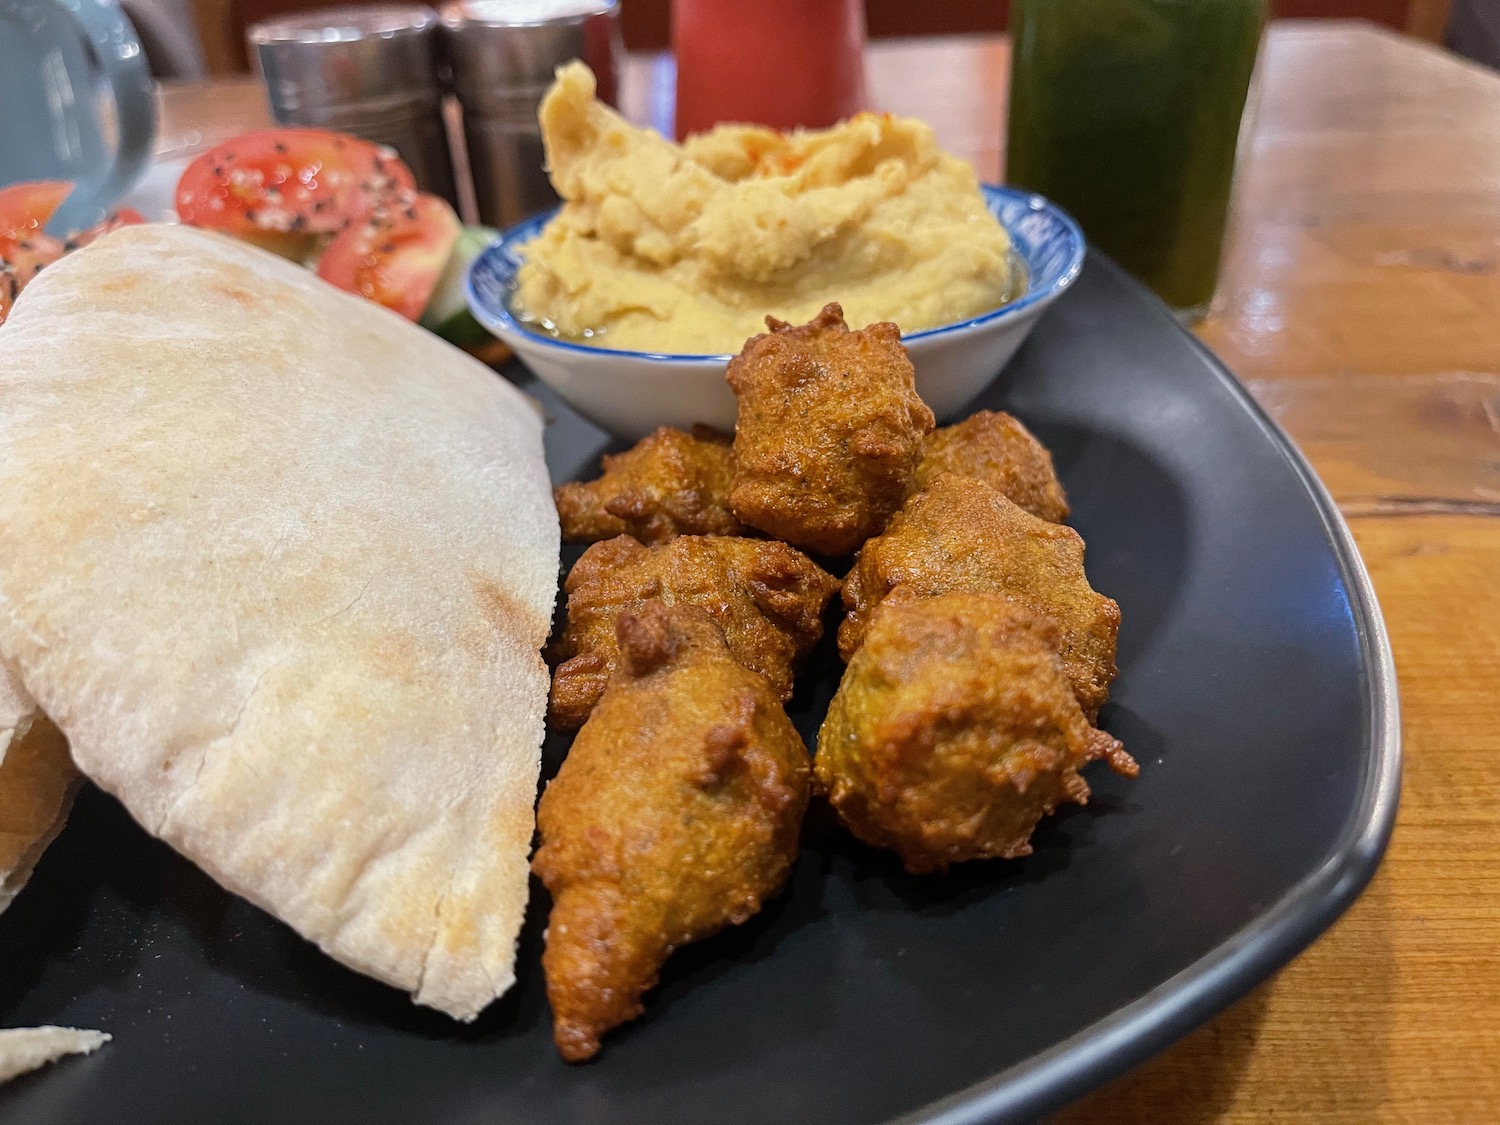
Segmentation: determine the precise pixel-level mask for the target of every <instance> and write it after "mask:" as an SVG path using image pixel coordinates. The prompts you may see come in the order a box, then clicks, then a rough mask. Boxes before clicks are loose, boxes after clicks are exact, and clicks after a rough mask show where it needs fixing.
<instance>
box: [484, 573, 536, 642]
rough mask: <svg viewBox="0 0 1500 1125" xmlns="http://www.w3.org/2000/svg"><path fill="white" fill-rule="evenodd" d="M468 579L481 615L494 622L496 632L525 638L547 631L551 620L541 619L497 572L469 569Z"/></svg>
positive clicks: (491, 622)
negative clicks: (490, 572)
mask: <svg viewBox="0 0 1500 1125" xmlns="http://www.w3.org/2000/svg"><path fill="white" fill-rule="evenodd" d="M468 579H469V585H470V587H471V588H472V589H473V591H474V600H475V601H477V602H478V603H479V613H480V616H482V617H483V618H484V619H485V620H486V621H488V622H489V623H490V624H491V625H492V626H494V628H495V631H496V632H498V633H500V634H501V635H502V636H508V637H523V638H525V637H531V636H533V635H535V634H536V633H537V632H538V631H540V632H541V633H542V634H545V633H546V632H547V629H546V624H547V623H546V622H543V621H540V620H539V619H538V617H537V615H536V613H534V612H533V611H532V610H530V609H528V608H527V606H526V604H525V603H524V602H523V601H521V600H520V599H519V598H517V597H516V596H515V594H513V593H512V592H511V591H510V590H509V588H507V587H506V585H505V583H504V582H501V581H500V580H499V579H497V578H495V577H494V576H493V575H490V574H483V573H477V572H474V571H470V572H469V574H468Z"/></svg>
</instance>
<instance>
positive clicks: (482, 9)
mask: <svg viewBox="0 0 1500 1125" xmlns="http://www.w3.org/2000/svg"><path fill="white" fill-rule="evenodd" d="M619 17H620V6H619V0H450V2H449V3H447V4H444V5H443V7H442V9H441V19H442V23H443V28H444V31H445V32H446V34H447V39H448V55H449V58H450V60H451V62H452V66H453V89H454V92H455V93H456V94H457V95H458V100H459V103H460V105H461V106H462V108H463V121H464V139H465V141H466V143H467V147H468V152H469V167H470V170H471V172H472V174H473V177H474V194H475V197H476V200H477V203H478V206H479V219H480V221H481V222H483V223H487V224H489V225H490V226H499V227H504V226H509V225H511V224H512V223H516V222H519V221H520V220H521V219H524V218H526V216H528V215H534V214H535V213H536V212H538V211H544V210H546V209H547V208H549V207H553V206H555V205H556V204H557V202H558V199H557V193H556V192H554V191H553V190H552V184H551V182H550V181H549V180H548V179H547V173H546V171H545V170H544V168H543V164H544V163H545V155H544V153H543V151H542V135H541V129H540V128H539V127H538V125H537V120H536V113H537V106H538V105H539V104H540V103H541V100H542V95H544V94H545V93H546V92H547V87H548V86H550V85H551V84H552V73H553V71H554V70H555V69H556V68H557V67H559V66H561V65H562V64H563V63H565V62H568V61H569V60H570V59H582V60H583V61H584V62H586V63H587V64H588V65H589V67H590V68H591V69H592V70H593V72H594V75H595V77H596V78H597V79H598V82H599V96H600V97H601V98H603V99H604V100H605V101H608V102H613V101H614V91H615V83H616V80H617V76H618V75H619V72H620V59H621V56H622V54H623V47H622V45H621V39H620V23H619Z"/></svg>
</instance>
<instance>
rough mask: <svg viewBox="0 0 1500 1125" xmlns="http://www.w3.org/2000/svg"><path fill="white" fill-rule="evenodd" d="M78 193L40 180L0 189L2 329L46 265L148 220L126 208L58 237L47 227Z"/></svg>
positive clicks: (62, 183) (57, 182) (62, 182)
mask: <svg viewBox="0 0 1500 1125" xmlns="http://www.w3.org/2000/svg"><path fill="white" fill-rule="evenodd" d="M72 190H73V185H72V184H71V183H69V182H68V181H67V180H34V181H32V182H30V183H22V184H12V185H11V186H10V187H8V188H4V189H0V324H4V323H5V318H6V317H7V316H9V315H10V310H11V306H12V305H14V304H15V303H16V298H17V297H18V296H20V293H21V290H22V289H25V288H26V286H27V284H29V283H30V281H31V279H32V278H34V277H36V275H37V274H39V273H41V271H42V268H43V267H44V266H50V265H51V264H52V263H53V262H55V261H57V259H59V258H61V257H62V256H63V255H64V254H66V253H68V252H69V251H70V250H77V249H78V248H79V247H80V246H87V245H88V244H89V243H90V242H92V241H94V239H96V238H98V237H99V236H100V235H101V234H107V233H108V232H109V231H112V230H114V229H115V228H116V227H123V226H129V225H131V224H133V223H144V222H145V221H146V220H145V218H144V217H143V216H142V215H141V213H140V212H139V211H133V210H131V209H130V208H129V207H122V208H120V210H118V211H116V212H114V213H113V214H111V215H109V216H108V217H107V218H106V219H105V220H104V221H103V222H101V223H96V224H95V225H93V226H91V227H89V228H88V229H87V230H82V231H78V232H76V233H74V234H72V235H69V236H68V238H67V240H66V241H63V240H60V239H56V238H53V237H52V236H51V235H49V234H47V233H46V232H45V231H44V230H43V229H42V228H43V227H45V226H46V225H47V220H48V219H50V218H52V213H53V212H54V211H56V210H57V208H58V207H59V206H60V205H61V203H62V201H63V200H64V199H66V198H67V197H68V193H69V192H70V191H72Z"/></svg>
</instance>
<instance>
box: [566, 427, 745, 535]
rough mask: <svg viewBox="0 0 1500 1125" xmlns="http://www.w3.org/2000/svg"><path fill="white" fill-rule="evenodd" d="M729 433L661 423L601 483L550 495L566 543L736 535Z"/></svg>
mask: <svg viewBox="0 0 1500 1125" xmlns="http://www.w3.org/2000/svg"><path fill="white" fill-rule="evenodd" d="M729 442H730V438H729V435H728V434H721V433H719V432H718V431H717V430H714V429H710V428H709V427H708V426H694V427H693V432H692V433H690V434H689V433H684V432H683V431H682V430H675V429H673V428H672V427H671V426H663V427H662V428H661V429H659V430H657V431H656V432H655V433H654V434H651V435H650V436H649V437H645V438H642V439H641V440H640V441H638V442H636V443H635V445H633V446H631V447H630V448H629V449H627V450H626V451H625V452H624V453H616V454H614V455H613V456H609V457H605V458H604V463H603V470H604V471H603V472H602V473H601V474H600V476H599V477H598V479H597V480H591V481H587V482H583V481H573V482H570V483H568V484H562V485H558V486H557V487H556V488H554V489H553V490H552V496H553V499H554V500H555V501H556V502H557V515H558V518H559V519H560V520H561V521H562V534H563V538H564V539H566V540H568V541H569V542H574V543H594V542H597V541H598V540H600V539H613V538H614V537H615V536H616V535H630V536H633V537H634V538H636V539H639V540H640V541H641V542H642V543H647V544H650V543H664V542H666V541H667V540H668V539H671V538H673V537H674V536H678V535H738V534H740V532H741V531H742V530H744V529H743V528H742V527H741V526H740V521H739V520H737V519H735V518H734V513H733V512H731V511H730V510H729V500H728V494H729V480H730V477H731V476H732V475H733V473H734V454H733V452H732V451H731V449H730V445H729Z"/></svg>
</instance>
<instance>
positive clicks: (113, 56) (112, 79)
mask: <svg viewBox="0 0 1500 1125" xmlns="http://www.w3.org/2000/svg"><path fill="white" fill-rule="evenodd" d="M57 3H59V4H61V5H62V6H63V7H64V8H65V9H67V10H68V11H69V12H71V13H72V14H73V17H74V19H76V20H77V21H78V24H79V27H80V28H81V29H82V30H83V33H84V35H85V36H86V37H87V38H88V41H89V43H90V45H92V47H93V49H94V55H95V57H96V58H97V59H98V60H99V66H100V68H101V69H102V70H103V72H104V78H105V81H107V82H108V83H109V86H110V89H111V90H112V91H113V92H114V97H115V116H116V120H117V121H118V123H119V146H118V148H117V150H116V152H115V158H114V161H113V163H111V164H110V166H109V167H108V168H107V169H106V170H105V171H104V172H103V174H101V175H99V176H97V177H92V178H90V179H89V180H86V181H84V182H82V183H80V184H79V185H78V186H77V187H76V188H74V190H73V192H72V194H70V195H69V196H68V198H67V199H65V200H63V202H62V205H61V206H60V207H58V209H57V210H56V212H54V213H53V215H52V218H51V220H50V221H49V222H48V223H47V233H48V234H50V235H53V236H54V237H57V238H65V237H67V236H68V235H69V234H71V233H73V232H74V231H77V230H82V229H83V228H84V227H87V226H91V225H93V224H94V223H97V222H98V221H99V220H100V219H102V218H103V217H104V214H105V212H106V211H108V210H109V209H110V208H111V207H112V206H114V204H115V203H116V202H117V201H118V200H119V199H120V197H121V196H123V195H124V194H125V193H126V192H127V191H129V190H130V187H131V185H132V184H134V183H135V180H136V177H137V176H139V175H140V173H141V170H142V169H143V168H144V167H145V165H146V161H147V160H149V159H150V157H151V146H152V142H153V141H154V140H155V138H156V95H155V92H154V91H153V89H152V86H151V68H150V66H149V64H148V63H147V61H146V52H145V51H144V50H143V49H142V48H141V41H140V38H139V37H138V36H137V35H136V33H135V28H134V27H132V26H131V23H130V20H129V18H127V17H126V15H125V13H124V11H122V10H121V8H120V6H119V4H118V3H117V2H116V0H57Z"/></svg>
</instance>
